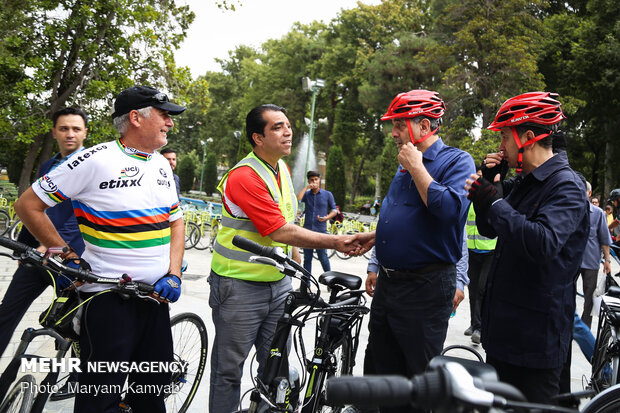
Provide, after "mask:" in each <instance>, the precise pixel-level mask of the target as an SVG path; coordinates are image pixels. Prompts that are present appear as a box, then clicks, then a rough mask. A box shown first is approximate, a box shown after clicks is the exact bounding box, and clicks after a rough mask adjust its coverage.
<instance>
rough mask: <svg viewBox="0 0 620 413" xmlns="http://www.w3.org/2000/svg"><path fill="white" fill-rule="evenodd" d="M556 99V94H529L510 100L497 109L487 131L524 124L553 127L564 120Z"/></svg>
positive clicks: (559, 104)
mask: <svg viewBox="0 0 620 413" xmlns="http://www.w3.org/2000/svg"><path fill="white" fill-rule="evenodd" d="M557 97H558V94H557V93H550V92H530V93H524V94H522V95H519V96H515V97H513V98H510V99H508V100H507V101H505V102H504V104H503V105H502V106H501V107H500V108H499V111H498V112H497V115H495V120H494V121H493V123H491V124H490V125H489V126H488V129H491V130H494V131H499V130H500V129H501V128H504V127H513V126H517V125H522V124H524V123H533V124H538V125H545V126H548V125H555V124H556V123H559V122H560V121H561V120H562V119H566V116H564V114H563V113H562V108H561V106H562V104H561V103H560V102H559V101H558V100H557Z"/></svg>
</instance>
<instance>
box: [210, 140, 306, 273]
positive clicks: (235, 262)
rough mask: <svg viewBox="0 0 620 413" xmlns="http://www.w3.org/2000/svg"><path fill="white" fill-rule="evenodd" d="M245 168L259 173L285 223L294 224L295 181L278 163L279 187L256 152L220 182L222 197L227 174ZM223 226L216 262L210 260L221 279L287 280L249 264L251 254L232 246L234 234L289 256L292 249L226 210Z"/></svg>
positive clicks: (267, 267)
mask: <svg viewBox="0 0 620 413" xmlns="http://www.w3.org/2000/svg"><path fill="white" fill-rule="evenodd" d="M242 166H248V167H250V168H252V169H253V170H254V172H256V173H257V174H258V176H259V177H260V178H261V179H262V180H263V182H265V185H266V186H267V189H268V190H269V193H270V194H271V196H272V197H273V199H274V201H276V203H277V204H278V205H279V207H280V211H281V212H282V215H283V216H284V218H285V219H286V222H293V221H294V220H295V214H296V213H297V197H296V195H295V190H294V189H293V181H292V180H291V175H290V173H289V170H288V167H287V166H286V163H284V161H283V160H279V161H278V168H279V174H280V183H281V188H280V186H278V181H277V178H276V176H275V175H274V173H273V172H272V171H271V168H269V167H267V166H266V165H265V164H264V163H263V161H261V160H260V159H259V158H258V157H257V156H256V155H255V154H254V152H250V153H249V154H248V155H247V156H246V157H245V158H243V159H242V160H241V161H239V163H237V164H236V165H235V166H234V167H233V168H232V169H230V171H228V172H227V173H226V175H224V177H223V178H222V180H221V181H220V183H219V185H218V187H217V189H218V191H219V192H220V193H221V194H222V197H224V189H225V187H226V181H227V180H228V175H229V174H230V172H232V171H233V170H235V169H237V168H239V167H242ZM221 224H222V227H221V228H220V230H219V231H218V233H217V238H216V240H215V243H214V245H213V259H212V260H211V269H212V270H213V272H215V273H216V274H218V275H221V276H222V277H231V278H238V279H240V280H247V281H264V282H267V281H278V280H280V279H282V277H284V275H283V274H282V273H280V272H279V271H278V270H277V269H276V268H275V267H272V266H271V265H265V264H256V263H250V262H249V258H250V257H251V256H252V254H251V253H249V252H247V251H245V250H242V249H240V248H237V247H235V246H234V245H233V244H232V239H233V237H234V236H235V235H241V236H242V237H244V238H247V239H249V240H252V241H254V242H257V243H259V244H261V245H264V246H269V247H281V248H282V249H284V251H285V252H286V253H287V254H289V255H290V251H291V248H292V247H290V246H288V245H285V244H281V243H278V242H275V241H273V240H272V239H271V238H269V237H263V236H261V235H260V233H259V232H258V230H257V229H256V227H255V226H254V224H253V223H252V221H250V220H249V219H248V218H245V217H234V216H232V215H231V214H229V213H228V211H227V210H226V208H223V209H222V222H221Z"/></svg>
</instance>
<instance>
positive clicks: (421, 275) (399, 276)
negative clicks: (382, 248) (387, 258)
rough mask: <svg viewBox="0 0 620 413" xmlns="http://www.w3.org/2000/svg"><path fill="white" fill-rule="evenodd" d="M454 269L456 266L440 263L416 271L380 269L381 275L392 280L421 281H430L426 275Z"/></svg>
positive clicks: (381, 267)
mask: <svg viewBox="0 0 620 413" xmlns="http://www.w3.org/2000/svg"><path fill="white" fill-rule="evenodd" d="M451 267H452V268H454V267H455V264H451V263H445V262H440V263H436V264H428V265H425V266H424V267H420V268H416V269H414V270H399V269H392V268H385V267H384V266H382V265H381V266H380V267H379V273H383V274H384V275H385V276H386V277H387V278H388V279H390V280H405V279H408V280H411V279H419V280H426V281H430V280H429V279H428V278H427V277H425V275H426V274H429V273H432V272H437V271H442V270H447V269H449V268H451Z"/></svg>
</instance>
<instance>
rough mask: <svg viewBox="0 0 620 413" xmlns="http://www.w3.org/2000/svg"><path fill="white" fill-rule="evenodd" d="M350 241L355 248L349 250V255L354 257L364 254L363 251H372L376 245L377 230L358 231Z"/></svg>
mask: <svg viewBox="0 0 620 413" xmlns="http://www.w3.org/2000/svg"><path fill="white" fill-rule="evenodd" d="M348 242H349V243H350V244H351V245H355V248H354V249H353V250H352V251H351V252H349V255H351V256H353V257H357V256H359V255H362V254H363V253H365V252H367V251H370V249H371V248H372V247H373V246H374V245H375V231H371V232H358V233H357V234H355V235H354V236H353V237H351V239H350V241H348Z"/></svg>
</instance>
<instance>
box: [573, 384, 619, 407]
mask: <svg viewBox="0 0 620 413" xmlns="http://www.w3.org/2000/svg"><path fill="white" fill-rule="evenodd" d="M619 411H620V385H618V384H617V385H615V386H613V387H610V388H608V389H607V390H605V391H603V392H601V393H599V394H597V395H596V396H595V397H594V398H593V399H592V400H590V402H588V404H586V405H585V406H584V408H583V410H581V411H580V412H581V413H617V412H619Z"/></svg>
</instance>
